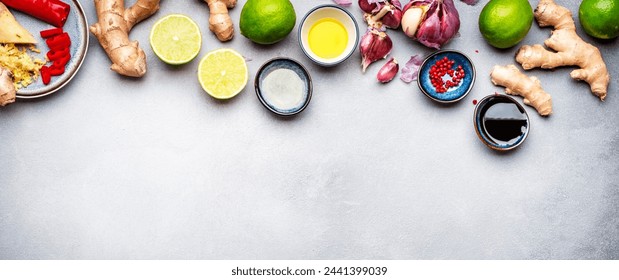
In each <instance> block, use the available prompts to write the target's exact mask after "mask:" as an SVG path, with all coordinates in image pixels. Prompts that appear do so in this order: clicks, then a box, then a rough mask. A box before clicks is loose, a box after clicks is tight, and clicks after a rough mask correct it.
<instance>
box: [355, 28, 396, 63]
mask: <svg viewBox="0 0 619 280" xmlns="http://www.w3.org/2000/svg"><path fill="white" fill-rule="evenodd" d="M392 48H393V42H392V41H391V38H389V36H388V35H387V33H385V32H382V31H377V30H375V29H370V30H369V31H368V32H367V33H365V35H363V37H362V38H361V42H360V44H359V51H360V52H361V59H362V63H361V64H362V66H363V72H364V73H365V70H366V69H367V68H368V66H369V65H370V64H371V63H372V62H374V61H377V60H379V59H383V58H385V57H386V56H387V55H389V53H390V52H391V49H392Z"/></svg>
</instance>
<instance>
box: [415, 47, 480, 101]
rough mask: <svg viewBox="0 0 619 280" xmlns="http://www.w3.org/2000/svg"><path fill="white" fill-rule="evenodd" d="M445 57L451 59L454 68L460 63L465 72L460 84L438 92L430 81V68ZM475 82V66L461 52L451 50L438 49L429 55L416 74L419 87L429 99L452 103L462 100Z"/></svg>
mask: <svg viewBox="0 0 619 280" xmlns="http://www.w3.org/2000/svg"><path fill="white" fill-rule="evenodd" d="M444 57H447V58H448V59H449V60H453V61H454V62H455V63H454V66H453V67H454V68H455V67H457V66H458V65H461V66H462V68H463V69H464V72H465V73H466V76H465V77H464V78H463V79H462V81H461V82H460V84H459V85H458V86H456V87H452V88H450V89H449V90H447V92H444V93H438V92H436V89H435V88H434V86H433V85H432V82H431V81H430V68H431V67H432V65H434V64H435V63H436V62H437V61H439V60H440V59H443V58H444ZM474 83H475V66H473V63H472V62H471V60H470V59H469V58H468V57H467V56H466V55H464V54H463V53H461V52H458V51H453V50H445V51H438V52H435V53H433V54H431V55H429V56H428V57H427V58H426V59H425V60H424V62H423V64H422V65H421V68H420V69H419V74H418V76H417V84H418V85H419V89H421V91H422V92H423V93H424V94H425V95H426V96H427V97H429V98H430V99H432V100H434V101H437V102H441V103H452V102H457V101H460V100H462V99H463V98H464V97H465V96H466V95H467V94H468V93H469V92H470V91H471V89H472V88H473V84H474Z"/></svg>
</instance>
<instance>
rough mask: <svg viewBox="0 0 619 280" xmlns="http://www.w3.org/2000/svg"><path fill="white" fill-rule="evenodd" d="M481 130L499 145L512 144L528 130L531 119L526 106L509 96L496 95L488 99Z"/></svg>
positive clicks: (482, 115) (482, 114)
mask: <svg viewBox="0 0 619 280" xmlns="http://www.w3.org/2000/svg"><path fill="white" fill-rule="evenodd" d="M480 117H481V130H482V131H484V132H485V134H486V136H487V137H488V140H489V141H490V142H493V143H492V144H495V145H498V146H511V145H513V144H515V143H517V142H518V141H519V140H520V139H521V138H522V137H523V136H524V135H525V133H526V132H527V128H528V126H529V119H528V118H527V115H526V112H525V111H524V108H522V107H521V106H518V104H516V103H514V101H512V100H511V99H509V98H506V97H502V96H495V97H492V98H490V99H489V100H488V102H487V104H485V106H484V108H483V109H482V111H481V114H480Z"/></svg>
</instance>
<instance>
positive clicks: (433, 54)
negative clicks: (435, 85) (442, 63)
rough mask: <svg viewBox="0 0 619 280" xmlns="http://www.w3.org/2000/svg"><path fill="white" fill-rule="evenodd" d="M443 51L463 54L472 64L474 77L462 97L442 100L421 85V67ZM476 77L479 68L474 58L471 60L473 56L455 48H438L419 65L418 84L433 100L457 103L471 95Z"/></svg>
mask: <svg viewBox="0 0 619 280" xmlns="http://www.w3.org/2000/svg"><path fill="white" fill-rule="evenodd" d="M441 53H455V54H458V55H461V56H463V57H464V58H465V59H466V60H467V61H468V62H469V63H470V64H471V68H472V69H473V77H472V78H471V85H470V86H469V88H468V89H467V90H466V92H464V94H462V95H461V96H460V97H458V98H456V99H453V100H442V99H438V98H435V97H434V96H432V95H431V94H429V93H428V92H426V90H425V89H424V88H423V86H422V85H421V69H423V67H424V66H425V65H426V64H427V63H428V61H429V60H430V59H431V58H433V57H434V56H437V55H439V54H441ZM476 78H477V70H476V69H475V64H474V63H473V60H471V58H470V57H468V56H467V55H466V54H464V53H463V52H461V51H458V50H454V49H447V50H438V51H435V52H433V53H431V54H429V55H428V56H426V58H425V59H424V60H423V62H422V63H421V65H420V66H419V71H418V72H417V86H418V87H419V89H420V90H421V92H423V94H424V95H425V96H427V97H428V98H430V99H432V100H434V101H436V102H439V103H444V104H450V103H456V102H458V101H460V100H462V99H464V98H465V97H466V96H467V95H469V93H470V92H471V90H473V87H474V86H475V79H476Z"/></svg>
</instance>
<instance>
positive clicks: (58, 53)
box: [47, 48, 71, 61]
mask: <svg viewBox="0 0 619 280" xmlns="http://www.w3.org/2000/svg"><path fill="white" fill-rule="evenodd" d="M70 55H71V54H70V53H69V48H64V49H62V50H53V51H49V52H47V59H49V60H50V61H54V60H57V59H60V58H62V57H65V56H70Z"/></svg>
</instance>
